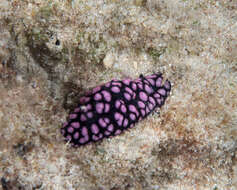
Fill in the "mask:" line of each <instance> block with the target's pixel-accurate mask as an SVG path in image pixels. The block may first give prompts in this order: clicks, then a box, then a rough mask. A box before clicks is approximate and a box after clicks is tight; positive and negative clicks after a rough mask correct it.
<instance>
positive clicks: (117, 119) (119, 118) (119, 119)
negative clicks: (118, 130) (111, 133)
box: [114, 112, 124, 126]
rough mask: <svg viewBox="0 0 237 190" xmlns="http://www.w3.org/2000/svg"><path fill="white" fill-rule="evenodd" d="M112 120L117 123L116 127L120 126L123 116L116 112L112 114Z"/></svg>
mask: <svg viewBox="0 0 237 190" xmlns="http://www.w3.org/2000/svg"><path fill="white" fill-rule="evenodd" d="M114 118H115V120H116V121H117V122H118V125H119V126H121V125H122V123H123V118H124V117H123V115H122V114H121V113H119V112H116V113H115V114H114Z"/></svg>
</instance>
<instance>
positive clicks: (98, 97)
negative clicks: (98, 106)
mask: <svg viewBox="0 0 237 190" xmlns="http://www.w3.org/2000/svg"><path fill="white" fill-rule="evenodd" d="M101 99H102V96H101V94H100V93H96V94H95V96H94V100H95V101H98V100H101Z"/></svg>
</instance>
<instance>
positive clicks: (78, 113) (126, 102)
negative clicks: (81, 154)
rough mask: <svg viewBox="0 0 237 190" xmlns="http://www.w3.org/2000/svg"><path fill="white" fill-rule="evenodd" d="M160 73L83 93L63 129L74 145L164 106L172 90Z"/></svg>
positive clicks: (111, 133) (96, 138) (117, 131)
mask: <svg viewBox="0 0 237 190" xmlns="http://www.w3.org/2000/svg"><path fill="white" fill-rule="evenodd" d="M162 81H163V77H162V75H161V74H153V75H149V76H146V77H143V76H142V75H141V76H140V77H139V78H138V79H136V80H130V79H125V80H112V81H110V82H108V83H106V84H104V85H102V86H98V87H95V88H94V89H92V90H91V91H90V92H88V93H87V94H86V95H85V96H83V97H81V98H80V100H79V104H78V105H77V107H76V108H75V109H74V110H73V112H71V114H70V115H69V119H68V122H66V123H64V125H63V127H62V128H61V133H62V134H63V136H64V137H65V139H66V140H67V141H70V142H71V143H72V144H73V145H74V146H76V147H77V146H80V145H85V144H87V143H90V142H96V141H99V140H101V139H103V138H105V137H106V138H108V137H111V136H116V135H119V134H120V133H121V132H122V131H124V130H126V129H128V128H132V127H133V126H134V124H135V123H136V122H138V121H140V120H141V119H143V118H145V117H146V116H147V115H149V114H150V113H151V112H152V111H153V110H154V109H155V108H156V107H161V106H162V105H163V104H164V102H165V100H166V98H167V96H168V95H169V93H170V90H171V84H170V82H169V81H168V80H166V81H165V82H164V84H163V83H162Z"/></svg>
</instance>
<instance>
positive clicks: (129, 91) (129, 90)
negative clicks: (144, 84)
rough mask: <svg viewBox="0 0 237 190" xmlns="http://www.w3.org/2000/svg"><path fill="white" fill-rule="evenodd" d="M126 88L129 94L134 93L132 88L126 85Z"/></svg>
mask: <svg viewBox="0 0 237 190" xmlns="http://www.w3.org/2000/svg"><path fill="white" fill-rule="evenodd" d="M125 90H126V91H127V92H128V93H129V94H133V91H132V90H131V89H130V88H128V87H126V88H125Z"/></svg>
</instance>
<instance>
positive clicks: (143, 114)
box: [141, 109, 146, 117]
mask: <svg viewBox="0 0 237 190" xmlns="http://www.w3.org/2000/svg"><path fill="white" fill-rule="evenodd" d="M141 113H142V116H143V117H144V116H145V115H146V112H145V110H144V109H142V110H141Z"/></svg>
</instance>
